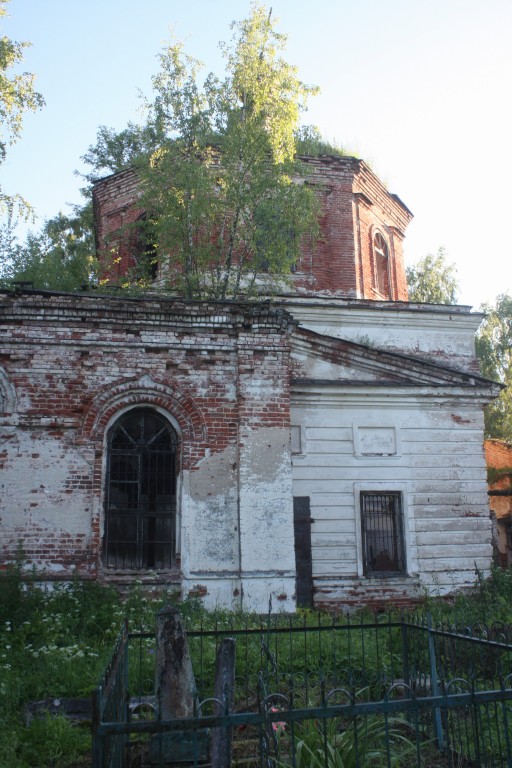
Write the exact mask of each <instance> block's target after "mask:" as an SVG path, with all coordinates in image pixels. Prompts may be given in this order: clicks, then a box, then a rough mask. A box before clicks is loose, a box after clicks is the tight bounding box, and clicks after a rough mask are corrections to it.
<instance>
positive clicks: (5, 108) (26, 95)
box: [0, 0, 44, 216]
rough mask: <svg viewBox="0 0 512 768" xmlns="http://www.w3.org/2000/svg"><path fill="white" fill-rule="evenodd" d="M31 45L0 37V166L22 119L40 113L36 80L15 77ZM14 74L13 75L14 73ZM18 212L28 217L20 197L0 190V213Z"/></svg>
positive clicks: (0, 3)
mask: <svg viewBox="0 0 512 768" xmlns="http://www.w3.org/2000/svg"><path fill="white" fill-rule="evenodd" d="M7 3H8V0H0V20H1V19H2V18H3V17H4V16H6V15H7V11H6V6H7ZM29 45H30V43H18V42H15V41H13V40H10V39H9V38H8V37H6V36H5V35H4V36H2V37H0V164H1V163H3V161H4V160H5V156H6V153H7V147H8V146H9V145H11V144H14V143H15V142H16V141H18V139H19V138H20V135H21V128H22V124H23V115H24V113H25V112H27V111H35V110H37V109H40V108H41V107H42V106H43V104H44V99H43V97H42V96H41V94H40V93H38V92H37V91H36V90H34V80H35V76H34V75H32V74H29V73H28V72H22V73H16V67H17V66H18V65H19V64H20V63H21V62H22V61H23V51H24V49H25V48H27V47H28V46H29ZM13 70H14V71H13ZM14 208H18V210H19V211H20V213H21V214H22V215H25V216H26V215H28V214H29V212H30V208H29V206H28V205H27V203H26V202H25V201H24V200H23V198H22V197H20V196H19V195H8V194H6V193H5V192H4V191H3V190H2V188H1V187H0V213H5V212H6V211H7V212H8V213H9V214H11V215H12V212H13V209H14Z"/></svg>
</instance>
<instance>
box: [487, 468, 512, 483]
mask: <svg viewBox="0 0 512 768" xmlns="http://www.w3.org/2000/svg"><path fill="white" fill-rule="evenodd" d="M504 478H508V479H509V480H510V479H511V478H512V467H499V468H498V467H487V483H488V484H489V485H494V483H496V482H497V481H498V480H502V479H504Z"/></svg>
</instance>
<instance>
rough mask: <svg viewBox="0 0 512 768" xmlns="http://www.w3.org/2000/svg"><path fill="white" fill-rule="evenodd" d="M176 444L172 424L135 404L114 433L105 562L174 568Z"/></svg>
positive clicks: (107, 494) (110, 449) (113, 565)
mask: <svg viewBox="0 0 512 768" xmlns="http://www.w3.org/2000/svg"><path fill="white" fill-rule="evenodd" d="M176 446H177V435H176V433H175V431H174V429H173V428H172V427H171V425H170V424H169V422H168V421H167V420H166V419H165V418H164V417H163V416H162V415H161V414H159V413H158V412H157V411H154V410H152V409H151V408H134V409H133V410H131V411H128V412H127V413H125V414H124V415H123V416H121V418H119V419H118V420H117V421H116V422H115V424H114V425H113V427H112V429H111V430H110V433H109V438H108V457H107V483H106V492H105V537H104V563H105V565H106V566H107V567H108V568H121V569H146V568H154V569H160V568H172V567H174V565H175V558H176V543H175V542H176V532H175V528H176V472H175V467H176Z"/></svg>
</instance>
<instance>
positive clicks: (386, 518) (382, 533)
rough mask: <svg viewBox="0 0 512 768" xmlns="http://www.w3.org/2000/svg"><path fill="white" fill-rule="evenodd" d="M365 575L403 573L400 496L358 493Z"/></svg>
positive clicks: (395, 494) (387, 493)
mask: <svg viewBox="0 0 512 768" xmlns="http://www.w3.org/2000/svg"><path fill="white" fill-rule="evenodd" d="M361 527H362V536H363V561H364V562H363V568H364V573H365V575H373V574H382V575H388V574H397V573H404V571H405V551H404V536H403V513H402V494H401V493H399V492H386V493H374V492H366V491H364V492H361Z"/></svg>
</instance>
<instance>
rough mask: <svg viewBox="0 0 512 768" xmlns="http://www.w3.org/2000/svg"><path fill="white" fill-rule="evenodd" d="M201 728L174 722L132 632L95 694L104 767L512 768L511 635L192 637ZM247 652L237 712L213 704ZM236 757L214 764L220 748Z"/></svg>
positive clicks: (96, 735)
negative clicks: (217, 739) (218, 683)
mask: <svg viewBox="0 0 512 768" xmlns="http://www.w3.org/2000/svg"><path fill="white" fill-rule="evenodd" d="M187 637H188V645H189V650H190V655H191V658H192V665H193V669H194V676H195V684H196V688H197V704H196V706H195V708H194V716H192V717H188V718H181V719H169V718H166V719H162V717H161V712H160V707H159V701H158V695H156V694H155V690H157V688H156V687H155V675H156V673H157V672H156V670H155V663H154V660H155V657H156V647H155V637H154V635H149V634H147V633H133V634H130V635H128V632H127V631H126V629H125V631H124V632H123V635H122V636H121V638H120V639H119V641H118V644H117V646H116V649H115V653H114V655H113V658H112V661H111V663H110V664H109V667H108V669H107V671H106V673H105V675H104V677H103V679H102V681H101V684H100V686H99V687H98V689H97V691H96V693H95V700H96V705H95V708H94V713H95V715H94V722H93V766H94V767H95V768H124V767H126V766H130V768H134V767H135V766H141V767H142V766H145V765H157V766H163V765H167V764H168V763H170V762H173V763H176V762H188V763H190V764H193V765H194V766H195V765H198V764H201V763H211V765H212V768H226V767H227V766H229V765H232V766H239V767H240V768H242V766H243V767H244V768H246V767H249V768H250V767H251V766H255V768H256V766H258V768H286V767H287V766H290V768H324V767H325V768H346V767H348V766H349V767H350V768H352V766H353V767H354V768H359V767H361V768H363V767H364V768H366V767H367V766H368V767H369V766H387V767H388V768H392V766H395V767H398V766H405V767H406V768H407V767H408V766H411V767H412V766H418V767H419V766H424V767H425V768H434V767H435V766H458V767H459V766H460V767H462V766H468V768H469V767H471V766H483V767H484V768H487V767H489V768H495V767H496V768H497V767H498V766H499V767H500V768H501V766H507V767H508V768H512V643H511V637H510V630H509V629H507V628H504V627H496V626H495V627H492V628H487V627H483V626H473V627H465V628H455V627H447V626H444V627H442V626H440V627H433V626H432V624H431V622H430V620H429V619H428V617H427V618H421V617H417V618H416V619H415V620H414V621H407V622H406V621H394V620H392V619H390V618H388V617H383V618H382V619H381V620H379V621H377V622H375V621H372V622H368V623H366V622H360V621H357V622H356V621H349V620H347V622H346V623H344V624H336V623H334V622H331V621H327V620H325V618H324V619H319V621H318V623H317V624H316V625H315V626H311V625H306V622H305V621H303V622H301V621H300V620H297V619H292V618H290V619H289V620H285V619H283V618H275V619H274V618H269V619H268V621H267V622H266V624H265V625H263V626H260V627H257V628H250V627H244V628H242V629H240V628H236V627H235V626H232V625H230V624H229V623H228V622H225V624H224V626H223V625H217V626H216V627H215V628H214V629H189V630H188V632H187ZM226 637H231V638H234V639H235V641H236V664H235V674H234V690H233V704H232V705H230V704H228V701H229V697H228V696H227V695H226V696H225V697H221V698H222V699H223V703H221V702H220V701H219V697H218V696H217V697H214V679H215V665H216V658H217V651H218V649H219V647H220V645H221V643H222V640H223V639H224V638H226ZM221 732H222V733H223V734H224V735H225V736H226V739H225V743H226V744H228V746H227V747H226V749H225V753H224V754H223V755H221V756H220V757H219V755H218V754H216V755H215V757H214V758H213V757H212V755H211V754H210V748H209V747H210V743H211V741H212V738H213V734H215V733H216V734H219V733H221Z"/></svg>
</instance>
